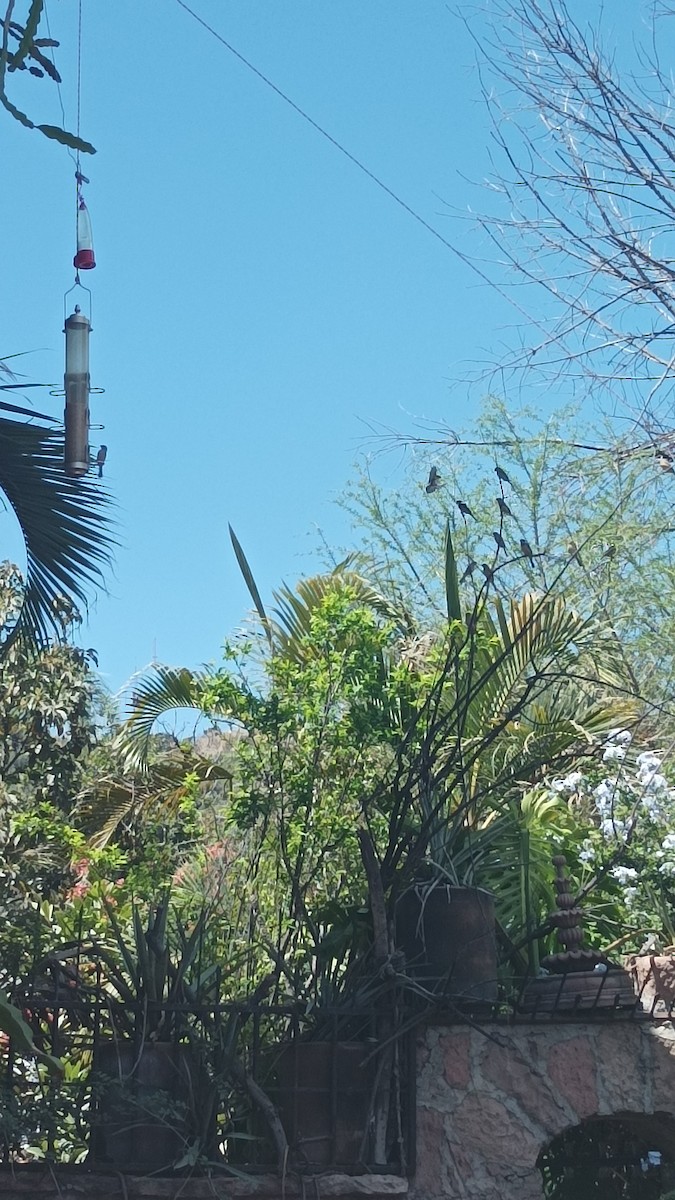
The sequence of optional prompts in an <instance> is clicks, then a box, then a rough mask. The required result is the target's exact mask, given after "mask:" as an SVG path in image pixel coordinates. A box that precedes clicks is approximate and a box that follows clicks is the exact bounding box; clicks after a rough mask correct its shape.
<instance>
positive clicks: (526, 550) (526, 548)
mask: <svg viewBox="0 0 675 1200" xmlns="http://www.w3.org/2000/svg"><path fill="white" fill-rule="evenodd" d="M520 549H521V552H522V554H523V555H524V556H525V558H529V560H530V562H534V551H533V549H532V547H531V545H530V543H529V542H528V541H526V539H525V538H521V539H520Z"/></svg>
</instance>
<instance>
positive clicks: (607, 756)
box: [602, 746, 626, 762]
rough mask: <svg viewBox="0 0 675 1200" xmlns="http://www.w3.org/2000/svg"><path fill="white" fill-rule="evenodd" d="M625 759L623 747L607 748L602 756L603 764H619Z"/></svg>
mask: <svg viewBox="0 0 675 1200" xmlns="http://www.w3.org/2000/svg"><path fill="white" fill-rule="evenodd" d="M625 757H626V749H625V747H624V746H608V747H607V749H606V750H605V753H604V754H603V756H602V761H603V762H621V760H622V759H624V758H625Z"/></svg>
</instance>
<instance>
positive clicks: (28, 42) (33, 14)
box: [9, 0, 44, 68]
mask: <svg viewBox="0 0 675 1200" xmlns="http://www.w3.org/2000/svg"><path fill="white" fill-rule="evenodd" d="M43 2H44V0H32V3H31V6H30V11H29V13H28V19H27V21H26V24H25V26H24V31H23V34H22V36H21V41H20V42H19V45H18V48H17V50H16V51H15V52H14V54H12V55H11V56H10V59H9V65H10V67H12V68H16V67H19V66H20V65H21V63H22V62H23V60H24V58H25V57H26V55H27V54H28V53H29V52H30V48H31V46H32V45H33V42H34V41H35V35H36V33H37V31H38V25H39V24H40V17H41V16H42V8H43Z"/></svg>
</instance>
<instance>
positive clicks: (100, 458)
mask: <svg viewBox="0 0 675 1200" xmlns="http://www.w3.org/2000/svg"><path fill="white" fill-rule="evenodd" d="M107 456H108V447H107V446H101V448H100V450H99V452H98V454H97V455H96V466H97V467H98V477H99V479H103V464H104V462H105V460H106V458H107Z"/></svg>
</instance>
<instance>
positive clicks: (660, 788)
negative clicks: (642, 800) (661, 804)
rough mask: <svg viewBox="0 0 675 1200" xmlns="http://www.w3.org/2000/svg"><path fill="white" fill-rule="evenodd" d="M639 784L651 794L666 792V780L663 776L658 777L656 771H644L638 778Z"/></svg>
mask: <svg viewBox="0 0 675 1200" xmlns="http://www.w3.org/2000/svg"><path fill="white" fill-rule="evenodd" d="M640 783H641V784H642V786H643V787H644V788H646V789H649V791H651V792H667V791H668V780H667V779H666V777H665V775H660V774H659V772H658V771H646V772H645V774H644V775H641V776H640Z"/></svg>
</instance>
